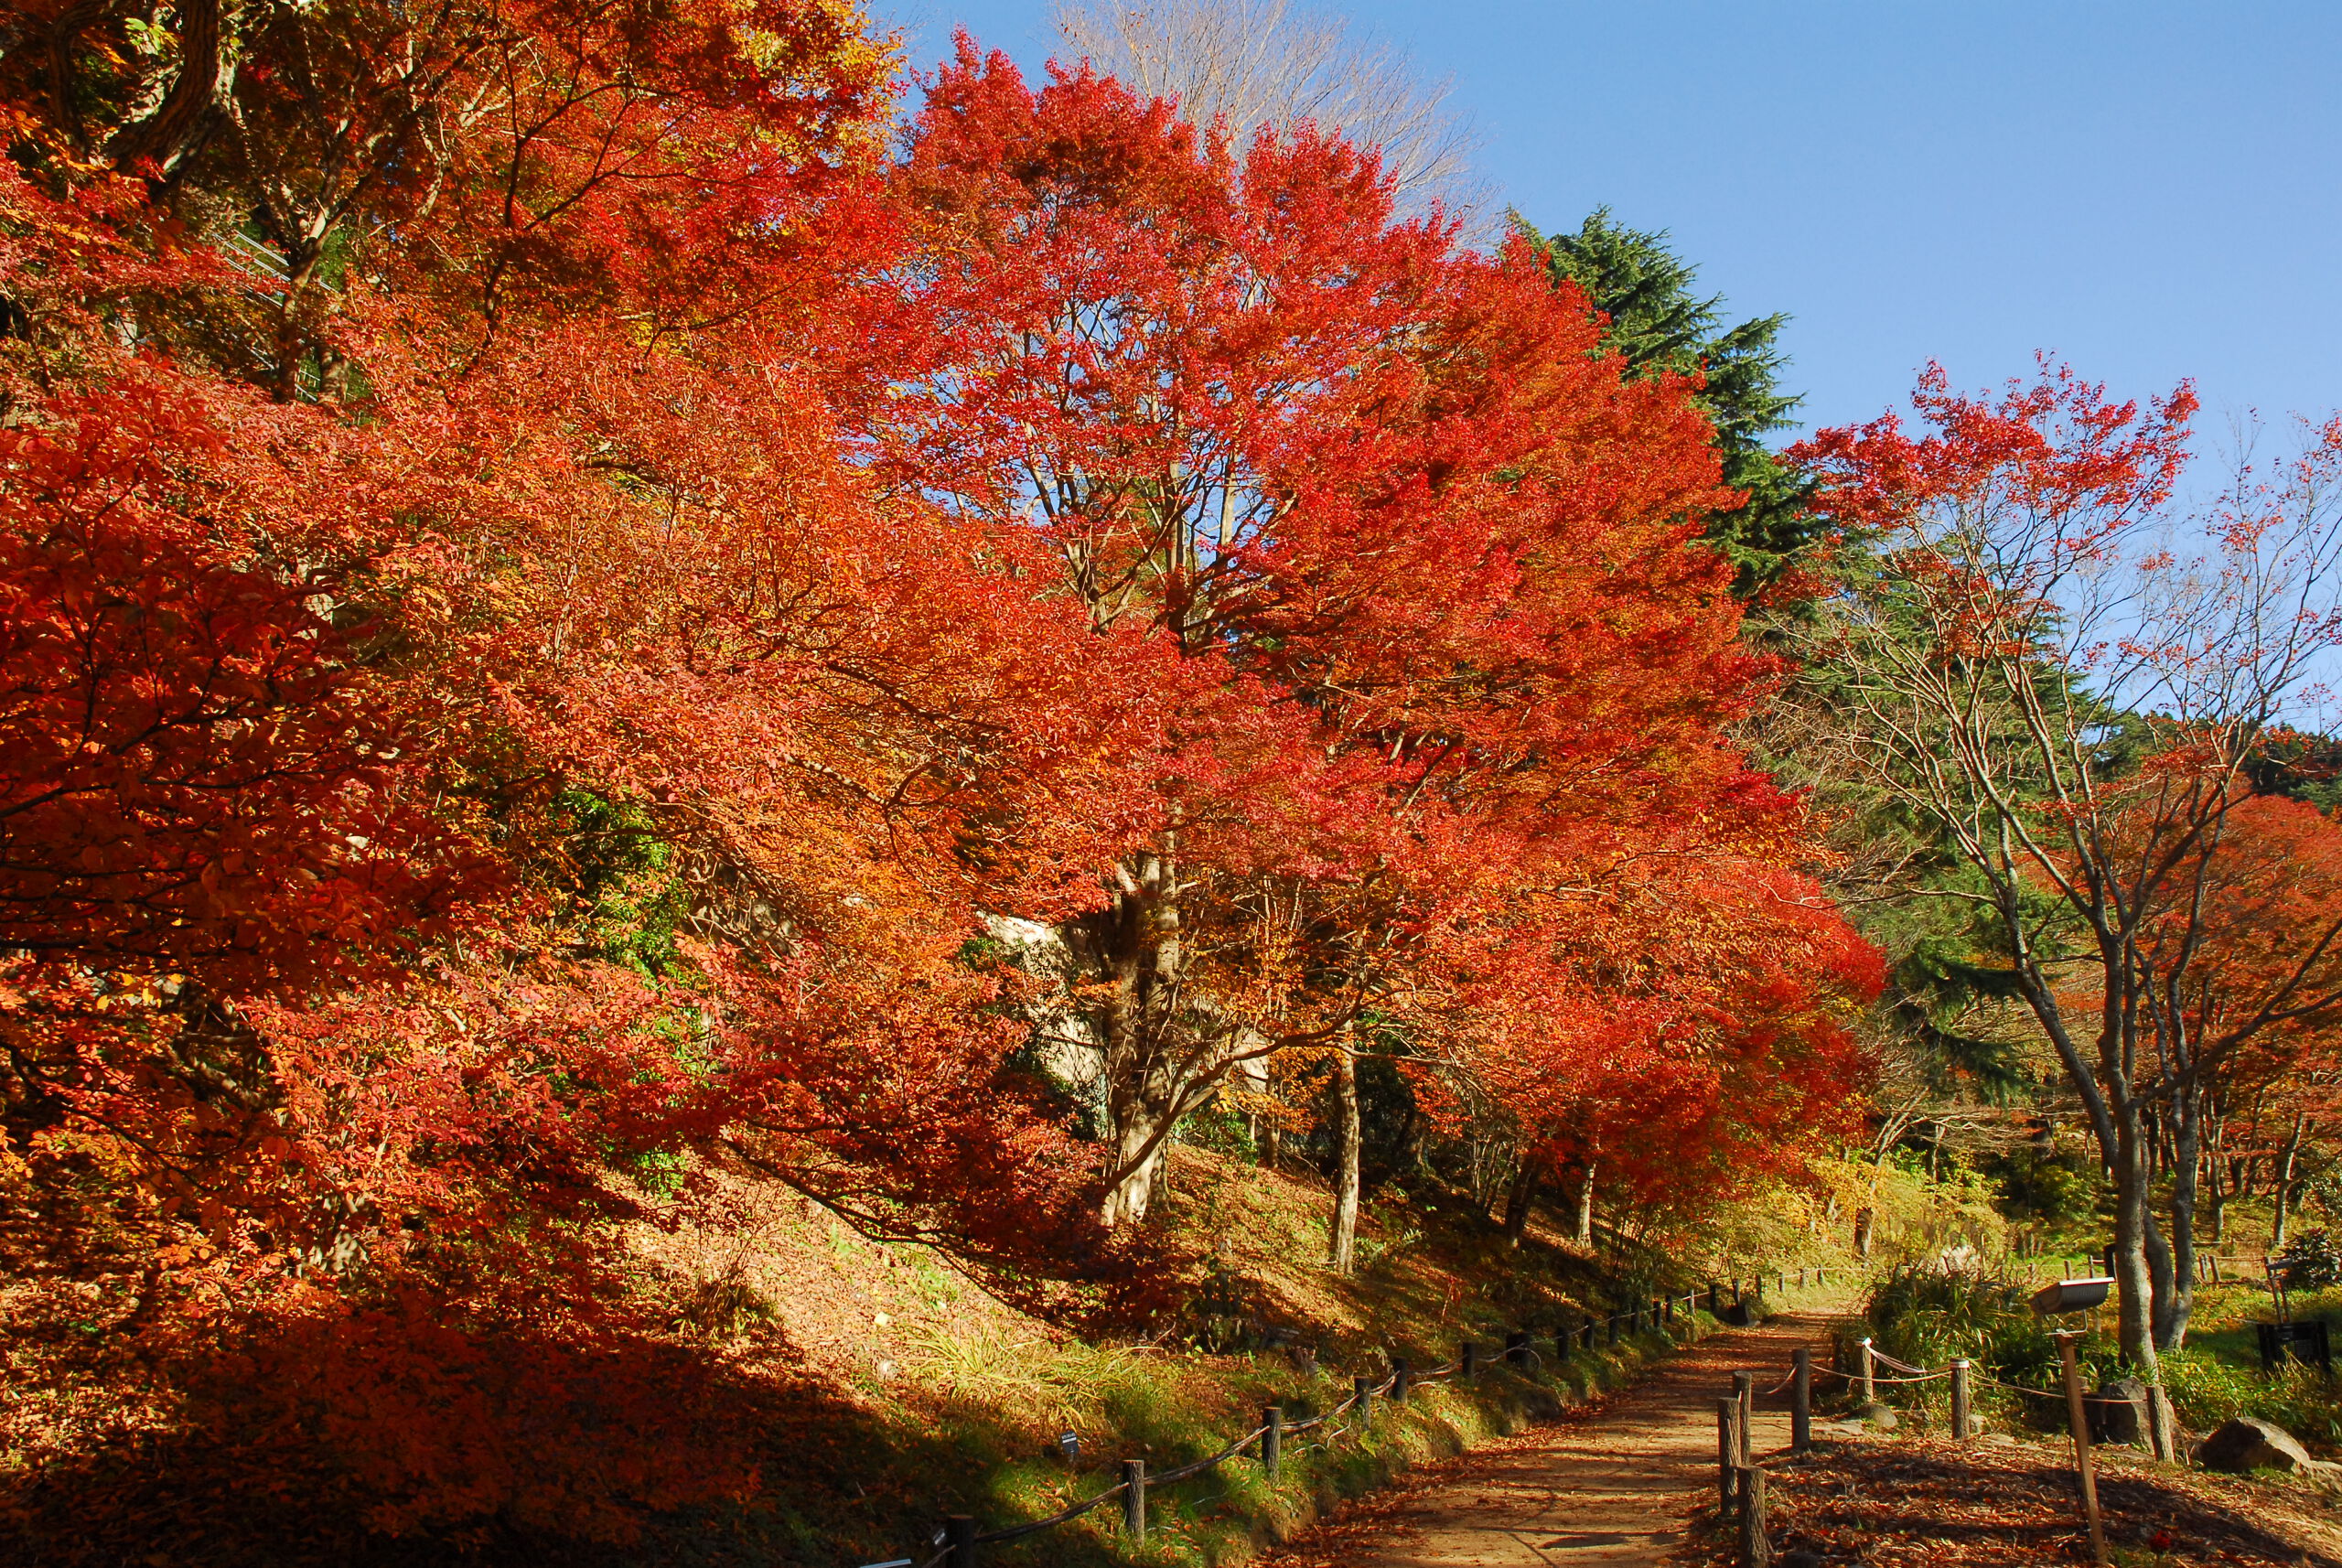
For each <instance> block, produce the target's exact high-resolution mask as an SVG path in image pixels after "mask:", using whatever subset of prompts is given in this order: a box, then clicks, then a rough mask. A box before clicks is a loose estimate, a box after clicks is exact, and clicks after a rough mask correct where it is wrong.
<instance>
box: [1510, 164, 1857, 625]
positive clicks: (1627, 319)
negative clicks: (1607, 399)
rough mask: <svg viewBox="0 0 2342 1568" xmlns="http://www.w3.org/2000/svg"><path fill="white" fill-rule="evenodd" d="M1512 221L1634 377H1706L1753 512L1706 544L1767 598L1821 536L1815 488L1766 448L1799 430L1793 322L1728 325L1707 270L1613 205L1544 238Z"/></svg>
mask: <svg viewBox="0 0 2342 1568" xmlns="http://www.w3.org/2000/svg"><path fill="white" fill-rule="evenodd" d="M1512 224H1513V228H1514V230H1515V231H1517V232H1518V233H1519V234H1520V236H1521V238H1522V239H1524V240H1526V241H1527V242H1529V244H1530V246H1531V249H1532V250H1533V251H1535V252H1536V254H1537V257H1538V259H1539V261H1540V262H1541V263H1542V264H1543V266H1544V268H1545V272H1546V275H1547V276H1549V277H1550V278H1552V281H1553V282H1554V284H1555V285H1560V284H1562V283H1563V282H1565V281H1566V282H1569V283H1574V284H1575V285H1577V286H1578V287H1579V288H1580V289H1582V290H1584V291H1585V296H1586V298H1587V299H1588V300H1589V301H1590V302H1591V303H1592V304H1593V306H1594V308H1595V310H1597V311H1599V312H1600V313H1601V314H1602V315H1604V316H1606V317H1609V322H1610V325H1609V328H1608V330H1607V331H1606V332H1605V333H1604V335H1603V345H1604V347H1605V348H1606V349H1609V350H1611V351H1614V352H1616V353H1618V354H1621V355H1624V356H1625V358H1626V360H1627V365H1628V373H1629V374H1630V375H1636V376H1647V375H1656V374H1662V373H1666V372H1670V371H1673V372H1678V373H1686V372H1690V371H1702V372H1703V373H1704V374H1705V376H1706V378H1707V385H1706V386H1705V387H1704V388H1703V390H1702V391H1701V392H1699V393H1698V395H1697V397H1696V398H1695V400H1694V401H1695V402H1697V403H1698V404H1699V405H1700V409H1701V411H1702V412H1703V413H1705V414H1706V415H1707V416H1708V419H1709V422H1710V423H1711V424H1714V426H1715V430H1716V446H1717V447H1718V449H1719V450H1720V452H1721V454H1722V456H1723V458H1724V483H1726V484H1728V485H1730V486H1732V487H1733V488H1734V489H1738V490H1746V492H1747V493H1748V501H1747V504H1746V506H1744V507H1742V508H1741V509H1740V510H1737V511H1733V512H1727V513H1725V514H1724V515H1722V516H1719V517H1717V518H1715V519H1714V520H1713V521H1711V522H1710V523H1709V526H1708V539H1709V541H1710V542H1712V543H1714V545H1715V547H1716V548H1717V549H1718V550H1720V551H1722V552H1723V553H1724V556H1725V558H1726V559H1728V560H1730V561H1731V562H1732V564H1733V566H1734V568H1735V571H1736V572H1737V574H1738V576H1737V579H1736V582H1735V590H1736V591H1737V592H1738V593H1739V594H1740V595H1741V596H1743V597H1754V596H1756V595H1758V594H1760V593H1762V592H1763V591H1764V590H1765V589H1766V588H1767V587H1768V586H1770V585H1772V584H1773V583H1775V582H1776V581H1778V579H1779V577H1780V576H1781V575H1782V573H1784V572H1785V571H1787V570H1788V569H1789V567H1790V566H1791V565H1792V564H1794V563H1795V562H1796V560H1797V558H1798V557H1799V554H1800V553H1803V552H1804V551H1805V550H1806V549H1807V548H1808V547H1809V546H1810V544H1811V543H1812V542H1814V540H1815V538H1816V537H1817V536H1818V534H1819V533H1820V532H1821V527H1820V524H1819V523H1818V522H1817V521H1815V520H1814V518H1813V517H1812V515H1811V513H1810V510H1809V509H1808V506H1807V499H1808V494H1809V489H1808V487H1807V485H1806V484H1805V483H1804V482H1803V481H1802V480H1801V479H1799V478H1798V477H1797V476H1796V475H1795V474H1794V473H1792V472H1791V471H1790V470H1789V468H1788V467H1786V466H1784V465H1783V464H1782V462H1781V460H1780V459H1779V458H1778V456H1775V455H1774V454H1773V452H1772V450H1771V449H1770V448H1769V447H1767V446H1766V445H1765V438H1766V437H1767V436H1768V435H1773V434H1774V433H1775V432H1777V431H1780V430H1783V429H1786V428H1788V427H1789V425H1790V424H1792V423H1793V421H1792V419H1791V415H1792V414H1794V413H1796V410H1797V406H1798V403H1799V401H1800V399H1799V397H1798V396H1797V395H1796V394H1794V393H1791V392H1783V391H1782V390H1781V386H1780V377H1781V371H1782V370H1783V368H1784V367H1785V366H1786V365H1787V363H1788V359H1787V357H1786V356H1785V355H1784V354H1783V353H1782V351H1781V348H1780V343H1779V338H1780V331H1781V328H1782V327H1784V326H1785V325H1787V323H1788V321H1789V317H1787V316H1784V315H1778V314H1776V315H1772V316H1760V317H1756V318H1754V319H1753V320H1748V321H1744V322H1742V323H1740V325H1738V326H1737V327H1726V326H1725V325H1724V296H1723V295H1708V296H1706V297H1704V298H1703V297H1702V296H1701V295H1699V294H1698V293H1697V292H1695V290H1694V288H1693V284H1694V282H1695V281H1696V277H1697V273H1696V271H1695V269H1693V268H1692V266H1691V265H1690V264H1688V263H1685V262H1684V261H1683V260H1682V258H1681V257H1680V256H1678V255H1677V254H1676V253H1675V252H1673V251H1672V250H1671V249H1670V248H1669V246H1668V236H1667V233H1666V231H1664V230H1660V231H1657V232H1646V231H1642V230H1639V229H1629V228H1628V227H1627V226H1626V225H1625V224H1623V223H1619V222H1617V221H1616V220H1614V219H1612V217H1611V216H1610V209H1608V208H1606V207H1604V208H1597V209H1595V211H1594V212H1593V214H1592V215H1591V216H1589V217H1588V218H1587V219H1586V220H1585V222H1584V223H1583V224H1581V225H1579V227H1578V231H1577V232H1576V233H1574V234H1569V233H1557V234H1541V233H1539V232H1538V231H1536V230H1535V229H1533V228H1531V226H1530V224H1529V223H1528V221H1527V220H1524V219H1523V218H1522V217H1521V216H1520V214H1519V213H1517V212H1516V213H1514V214H1513V215H1512Z"/></svg>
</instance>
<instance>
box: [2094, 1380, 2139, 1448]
mask: <svg viewBox="0 0 2342 1568" xmlns="http://www.w3.org/2000/svg"><path fill="white" fill-rule="evenodd" d="M2082 1409H2083V1412H2084V1413H2085V1414H2087V1415H2088V1416H2089V1418H2090V1441H2091V1442H2093V1443H2129V1444H2143V1443H2145V1442H2146V1440H2147V1385H2146V1384H2144V1383H2143V1382H2141V1381H2140V1380H2138V1379H2136V1378H2117V1379H2115V1380H2113V1381H2112V1382H2111V1383H2108V1384H2107V1385H2106V1386H2105V1387H2103V1388H2101V1389H2100V1390H2099V1391H2098V1392H2096V1393H2094V1394H2086V1395H2084V1396H2083V1398H2082Z"/></svg>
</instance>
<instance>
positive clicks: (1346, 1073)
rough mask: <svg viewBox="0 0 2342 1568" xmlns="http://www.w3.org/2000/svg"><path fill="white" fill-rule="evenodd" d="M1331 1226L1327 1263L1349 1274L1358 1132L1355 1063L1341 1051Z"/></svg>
mask: <svg viewBox="0 0 2342 1568" xmlns="http://www.w3.org/2000/svg"><path fill="white" fill-rule="evenodd" d="M1332 1112H1333V1115H1332V1118H1331V1120H1332V1122H1333V1133H1334V1223H1333V1228H1332V1234H1331V1235H1330V1236H1328V1237H1327V1247H1326V1262H1328V1263H1329V1264H1331V1265H1332V1266H1333V1270H1334V1272H1335V1273H1338V1274H1346V1273H1349V1272H1350V1268H1351V1263H1352V1260H1353V1258H1354V1256H1355V1255H1356V1251H1357V1247H1358V1196H1359V1194H1358V1187H1359V1144H1360V1143H1361V1142H1362V1141H1363V1140H1362V1138H1361V1135H1360V1133H1359V1114H1358V1061H1357V1058H1353V1057H1352V1056H1351V1055H1350V1054H1349V1052H1348V1051H1343V1052H1341V1053H1340V1054H1339V1055H1338V1056H1336V1057H1335V1058H1334V1087H1333V1106H1332Z"/></svg>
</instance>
